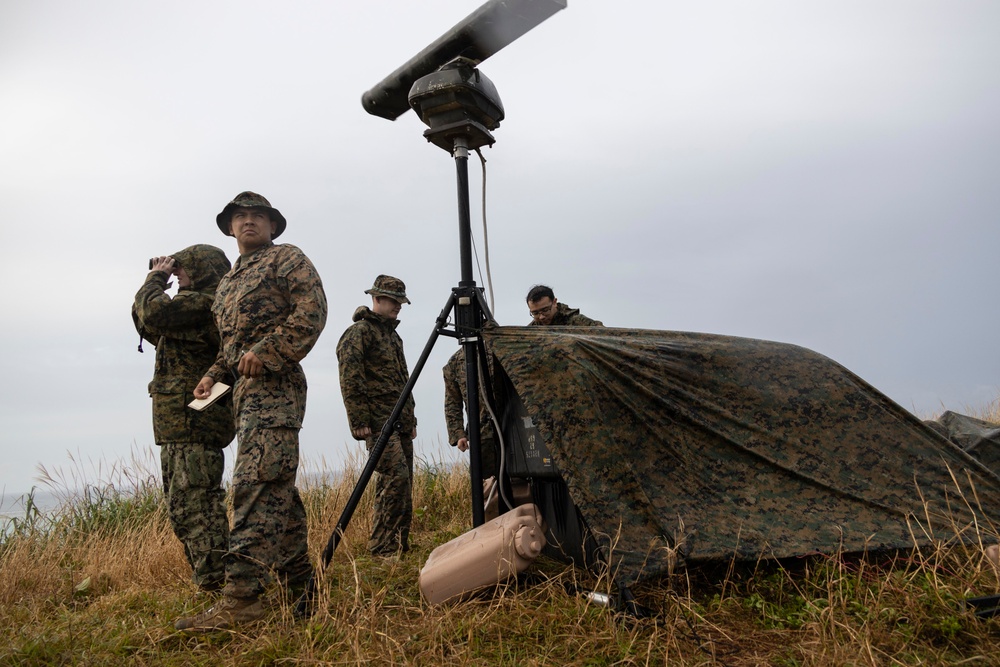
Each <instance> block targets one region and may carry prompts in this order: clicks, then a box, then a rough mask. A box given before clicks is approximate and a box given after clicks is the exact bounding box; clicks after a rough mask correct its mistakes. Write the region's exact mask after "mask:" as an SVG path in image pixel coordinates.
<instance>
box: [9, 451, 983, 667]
mask: <svg viewBox="0 0 1000 667" xmlns="http://www.w3.org/2000/svg"><path fill="white" fill-rule="evenodd" d="M361 463H362V462H360V461H353V462H352V463H351V465H350V466H349V469H348V471H347V473H346V474H345V475H344V476H343V477H342V478H340V479H337V480H334V481H329V480H328V481H326V482H323V483H315V484H314V485H312V486H308V487H306V488H305V489H304V490H303V495H304V501H305V505H306V508H307V511H308V513H309V519H310V548H311V551H312V553H313V554H314V559H317V560H318V558H319V554H320V553H321V552H322V549H323V547H324V546H325V544H326V540H327V538H328V536H329V534H330V531H331V530H332V529H333V526H334V525H335V524H336V520H337V518H338V517H339V515H340V511H341V510H342V509H343V505H344V503H345V502H346V499H347V498H348V496H349V495H350V492H351V490H352V489H353V486H354V483H355V480H356V479H357V477H358V474H359V471H360V469H361ZM142 465H143V464H138V465H136V466H133V467H131V468H128V469H122V470H119V471H114V472H115V474H117V478H116V479H115V480H114V483H104V484H102V485H99V486H91V487H84V488H85V491H84V492H83V493H82V494H77V495H76V496H74V497H73V498H69V497H67V499H66V501H65V502H64V503H63V505H62V506H61V507H60V508H59V509H58V510H57V511H55V512H53V513H51V514H45V513H42V512H40V511H39V510H38V509H37V507H35V506H34V505H33V504H32V503H30V502H28V503H26V511H25V516H24V517H23V518H17V519H14V520H13V522H12V524H11V525H8V526H7V527H6V530H5V531H4V537H3V538H2V541H0V627H3V628H5V631H4V632H3V634H2V637H0V664H3V665H8V664H10V665H39V666H41V665H53V664H95V665H97V664H100V665H277V664H296V665H297V664H308V665H314V664H371V665H382V664H416V665H427V664H429V665H435V666H436V667H437V666H444V665H497V664H506V665H594V666H598V665H608V666H611V665H649V664H655V665H668V664H669V665H709V664H725V665H761V664H764V665H782V666H789V667H791V666H804V665H913V664H931V665H946V664H948V665H952V664H966V665H1000V649H997V648H996V647H997V645H998V643H1000V642H998V639H1000V618H998V619H992V620H983V619H978V618H976V617H975V616H974V615H973V614H972V613H971V612H969V611H967V610H965V609H964V608H963V604H962V600H963V599H964V598H966V597H969V596H978V595H992V594H995V593H997V592H998V591H1000V570H998V568H997V566H996V565H994V564H992V563H991V562H990V561H989V559H988V558H986V557H985V556H984V553H983V550H982V549H981V548H978V547H975V546H971V547H970V546H953V547H948V548H944V547H941V548H938V549H932V550H925V551H921V552H917V551H914V552H912V553H905V554H896V555H894V556H892V557H885V558H881V559H874V558H869V559H857V558H847V557H841V556H832V557H819V556H817V557H813V558H809V559H800V560H797V561H795V562H794V563H775V562H771V561H761V562H759V563H750V564H740V565H734V564H730V565H728V566H726V565H725V564H723V566H721V567H720V568H719V569H718V570H711V571H709V570H703V569H695V568H688V569H687V570H684V569H682V570H681V571H680V572H679V573H678V574H676V575H674V576H672V577H670V578H665V579H661V580H659V581H655V582H649V583H647V584H644V585H641V586H639V587H637V588H636V589H635V591H634V592H635V594H636V597H637V600H638V602H639V603H641V604H642V605H643V606H645V607H647V608H649V609H651V610H653V612H654V615H653V616H652V617H651V618H645V619H638V620H637V619H634V618H631V617H623V616H620V615H616V614H614V613H612V612H611V611H609V610H607V609H605V608H602V607H599V606H596V605H594V604H592V603H590V602H588V599H587V598H586V597H585V596H584V595H582V594H579V592H585V591H593V590H597V591H603V592H605V593H611V594H615V593H616V592H617V591H615V590H613V589H611V588H610V586H609V583H608V582H607V580H606V579H603V578H594V577H593V576H592V575H590V574H588V573H586V572H582V571H580V570H575V569H573V568H568V567H566V566H564V565H562V564H559V563H556V562H553V561H551V560H547V559H544V558H543V559H540V560H539V561H538V562H536V564H535V566H533V567H532V569H531V570H530V571H529V573H526V574H525V575H523V576H522V577H521V578H520V579H519V581H517V582H516V583H512V584H510V585H509V586H503V587H500V588H499V589H497V590H495V591H490V592H489V593H487V594H483V595H481V596H479V597H477V598H475V599H473V600H471V601H468V602H463V603H461V604H455V605H447V606H441V607H429V606H428V605H427V604H426V603H424V602H423V601H422V600H421V598H420V594H419V590H418V586H417V578H418V574H419V570H420V567H421V566H422V564H423V562H424V561H425V560H426V558H427V556H428V554H429V553H430V551H431V550H432V549H433V548H434V547H436V546H438V545H439V544H442V543H444V542H446V541H447V540H449V539H451V538H452V537H454V536H456V535H459V534H461V533H463V532H464V531H465V530H466V529H467V527H468V522H469V511H468V506H469V490H468V483H467V479H468V471H467V470H466V469H464V468H462V467H457V468H456V467H449V466H445V465H443V464H440V463H426V462H425V463H422V464H421V465H420V466H419V469H418V471H417V476H416V480H415V484H414V494H415V495H414V506H415V508H417V509H418V511H417V512H416V516H415V522H414V531H413V539H414V545H413V547H414V548H413V551H412V552H411V553H409V554H407V556H406V557H405V558H404V559H402V560H401V561H400V562H397V563H393V562H384V561H378V560H373V559H371V558H370V557H369V556H368V555H367V553H366V551H365V541H366V538H367V534H368V531H369V530H370V515H371V498H370V493H368V494H366V497H365V499H364V500H363V502H362V505H361V506H360V507H359V508H358V511H357V513H356V514H355V517H354V520H353V521H352V523H351V525H350V527H349V529H348V531H347V534H346V535H345V536H344V540H343V541H342V542H341V545H340V547H339V549H338V551H337V553H336V554H335V556H334V559H333V562H332V563H331V566H330V568H329V569H328V571H327V573H326V577H325V580H324V582H323V585H322V587H321V591H320V598H319V604H318V611H317V613H316V614H315V615H314V616H313V617H312V618H310V619H309V620H296V619H294V617H293V615H292V610H291V608H290V607H289V605H288V604H287V603H286V604H283V605H276V607H275V613H274V616H273V618H271V619H270V620H268V621H266V622H262V623H259V624H256V625H253V626H250V627H246V628H240V629H239V631H237V632H217V633H212V634H207V635H190V634H183V633H179V632H176V631H174V630H173V621H174V619H176V618H177V617H179V616H181V615H184V614H186V613H188V612H191V611H192V610H199V609H201V608H203V607H205V606H207V605H208V604H210V600H207V599H203V598H198V596H196V595H195V590H194V589H193V587H192V586H191V584H190V583H189V581H188V577H189V574H190V572H189V570H188V568H187V564H186V562H185V560H184V556H183V553H182V549H181V546H180V544H179V543H178V542H177V540H176V539H175V538H174V537H173V534H172V533H171V530H170V526H169V522H168V520H167V517H166V512H165V510H164V507H163V503H162V494H161V491H160V488H159V485H158V474H157V473H147V472H144V471H143V470H142ZM145 465H148V464H145ZM147 469H148V468H147ZM116 489H117V490H116Z"/></svg>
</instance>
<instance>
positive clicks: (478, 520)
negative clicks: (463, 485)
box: [453, 136, 486, 528]
mask: <svg viewBox="0 0 1000 667" xmlns="http://www.w3.org/2000/svg"><path fill="white" fill-rule="evenodd" d="M468 146H469V144H468V140H467V139H466V138H465V137H464V136H458V137H455V139H454V151H453V155H454V157H455V171H456V175H457V183H458V242H459V253H460V258H461V266H462V280H461V282H459V283H458V289H457V290H454V293H455V296H456V308H455V330H456V331H457V333H458V335H459V340H461V342H462V348H463V350H464V351H465V388H466V394H465V396H466V401H467V405H466V409H467V411H468V413H469V429H468V433H467V435H468V438H469V473H470V474H469V477H470V480H471V485H472V488H471V491H472V527H473V528H475V527H477V526H481V525H483V523H484V521H485V520H486V512H485V510H484V508H483V459H482V450H481V447H480V442H479V441H480V437H479V436H480V431H479V427H480V424H479V421H480V420H479V345H478V342H479V332H480V330H481V329H482V326H483V322H484V321H485V318H484V314H483V311H482V308H481V307H480V303H481V301H480V298H479V294H478V288H477V287H476V281H475V280H474V279H473V277H472V226H471V224H470V215H469V148H468Z"/></svg>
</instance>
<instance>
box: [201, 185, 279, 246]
mask: <svg viewBox="0 0 1000 667" xmlns="http://www.w3.org/2000/svg"><path fill="white" fill-rule="evenodd" d="M239 206H241V207H244V208H262V209H264V210H265V211H267V213H268V215H269V216H271V220H273V221H274V222H276V223H277V225H276V226H275V228H274V234H272V235H271V238H272V239H276V238H278V237H279V236H281V232H283V231H285V224H286V222H285V216H283V215H281V211H279V210H278V209H276V208H274V207H273V206H271V202H269V201H267V200H266V199H264V197H263V196H261V195H259V194H257V193H256V192H250V191H247V192H241V193H239V194H238V195H236V196H235V197H233V201H231V202H229V203H228V204H226V208H224V209H222V213H220V214H219V215H217V216H215V224H217V225H218V226H219V229H221V230H222V233H223V234H225V235H226V236H232V234H230V233H229V223H230V222H232V220H233V209H234V208H236V207H239Z"/></svg>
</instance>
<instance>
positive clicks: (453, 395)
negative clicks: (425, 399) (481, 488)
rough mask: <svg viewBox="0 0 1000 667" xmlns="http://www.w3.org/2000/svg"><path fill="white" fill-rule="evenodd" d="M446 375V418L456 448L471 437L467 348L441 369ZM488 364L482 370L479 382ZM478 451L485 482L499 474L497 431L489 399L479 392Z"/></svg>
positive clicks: (451, 358) (461, 349) (449, 439)
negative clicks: (463, 440)
mask: <svg viewBox="0 0 1000 667" xmlns="http://www.w3.org/2000/svg"><path fill="white" fill-rule="evenodd" d="M441 371H442V375H443V376H444V419H445V424H446V425H447V427H448V443H449V444H450V445H451V446H452V447H454V446H455V444H456V443H457V442H458V441H459V440H460V439H461V438H468V437H469V436H468V433H467V432H466V427H467V424H466V423H465V414H466V412H467V411H468V406H469V401H468V388H467V387H466V382H465V348H464V347H460V348H458V350H457V351H456V352H455V354H453V355H451V357H450V358H449V359H448V363H446V364H445V365H444V368H442V369H441ZM483 371H487V372H489V371H488V368H487V367H486V364H483V368H481V369H480V381H481V382H482V379H483V378H482V373H483ZM479 408H480V409H479V445H480V446H479V448H480V456H481V458H482V472H483V475H482V476H483V479H487V478H489V477H492V476H495V475H496V474H497V455H496V432H495V430H494V428H493V420H492V419H490V413H489V410H488V409H487V406H486V396H485V395H484V394H483V392H482V391H481V390H480V392H479Z"/></svg>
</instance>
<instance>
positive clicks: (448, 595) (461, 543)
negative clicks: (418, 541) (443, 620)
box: [420, 504, 545, 604]
mask: <svg viewBox="0 0 1000 667" xmlns="http://www.w3.org/2000/svg"><path fill="white" fill-rule="evenodd" d="M544 547H545V520H544V519H543V518H542V515H541V512H540V511H539V509H538V507H537V506H536V505H533V504H529V505H521V506H520V507H516V508H514V509H512V510H511V511H509V512H507V513H506V514H502V515H500V516H498V517H497V518H495V519H493V520H492V521H487V522H486V523H484V524H483V525H481V526H479V527H478V528H473V529H472V530H470V531H469V532H467V533H465V534H464V535H459V536H458V537H456V538H455V539H453V540H451V541H450V542H448V543H446V544H442V545H441V546H439V547H438V548H437V549H435V550H434V551H432V552H431V555H430V556H428V558H427V562H426V563H424V567H423V568H422V569H421V570H420V593H421V594H422V595H423V596H424V599H426V600H427V602H429V603H430V604H441V603H442V602H448V601H457V600H460V599H462V598H464V597H467V596H468V595H470V594H472V593H474V592H476V591H478V590H481V589H483V588H487V587H489V586H495V585H496V584H498V583H501V582H505V581H507V580H508V579H510V578H511V577H513V576H516V575H517V573H519V572H523V571H524V570H525V569H527V567H528V566H529V565H531V563H532V561H534V560H535V559H536V558H537V557H538V555H539V554H540V553H541V552H542V549H543V548H544Z"/></svg>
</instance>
